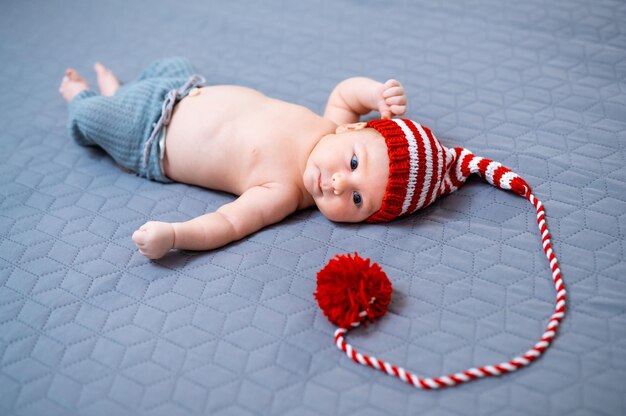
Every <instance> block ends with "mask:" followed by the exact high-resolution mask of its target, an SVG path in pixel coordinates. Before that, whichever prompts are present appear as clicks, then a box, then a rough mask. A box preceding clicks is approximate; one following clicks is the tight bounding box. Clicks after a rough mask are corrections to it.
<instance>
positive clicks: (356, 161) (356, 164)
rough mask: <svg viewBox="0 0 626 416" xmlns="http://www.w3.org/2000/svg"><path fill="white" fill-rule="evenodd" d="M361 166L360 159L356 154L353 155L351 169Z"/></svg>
mask: <svg viewBox="0 0 626 416" xmlns="http://www.w3.org/2000/svg"><path fill="white" fill-rule="evenodd" d="M358 167H359V159H358V158H357V157H356V155H352V159H351V160H350V169H352V170H355V169H356V168H358Z"/></svg>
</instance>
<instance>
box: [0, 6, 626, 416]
mask: <svg viewBox="0 0 626 416" xmlns="http://www.w3.org/2000/svg"><path fill="white" fill-rule="evenodd" d="M4 3H5V4H3V5H2V12H1V13H0V62H2V65H0V91H2V93H1V94H2V100H0V125H1V126H2V128H1V129H0V414H3V415H16V416H17V415H19V416H25V415H42V414H45V415H73V414H76V415H78V414H80V415H112V414H114V415H137V414H142V415H192V414H211V415H233V414H237V415H252V414H268V415H269V414H272V415H298V416H300V415H320V414H325V415H369V414H371V415H377V414H393V415H413V414H418V413H419V414H421V415H473V414H476V415H479V414H480V415H500V414H506V415H564V414H568V415H570V414H571V415H589V414H597V415H619V414H626V402H625V401H624V397H625V396H626V387H625V385H626V383H625V382H626V280H625V279H626V278H625V276H626V261H625V258H626V245H625V243H624V240H625V235H626V167H625V166H626V3H624V2H623V1H619V0H607V1H603V2H597V1H591V0H572V1H550V2H545V1H538V0H529V1H525V2H515V1H504V2H502V1H494V0H482V1H472V2H467V1H453V2H432V1H426V0H421V1H411V2H386V3H384V4H383V3H379V2H350V1H346V0H342V1H330V0H324V1H321V2H283V1H278V0H270V1H267V2H246V1H243V0H235V1H229V2H206V1H201V0H191V1H188V2H185V4H184V6H182V5H180V4H178V3H176V4H175V2H170V1H167V0H155V1H152V2H150V5H149V6H148V5H147V4H145V3H143V2H127V1H121V0H114V1H110V2H96V1H79V0H67V1H66V0H63V1H61V0H46V1H44V0H34V1H27V2H26V1H23V2H4ZM172 55H182V56H187V57H189V58H190V59H191V60H192V61H193V62H194V64H195V65H196V66H197V67H198V68H199V69H200V72H201V73H202V74H203V75H206V77H207V79H208V80H209V82H211V83H236V84H241V85H246V86H250V87H253V88H256V89H259V90H260V91H262V92H264V93H266V94H268V95H270V96H273V97H277V98H280V99H284V100H289V101H292V102H296V103H299V104H302V105H305V106H307V107H309V108H311V109H312V110H314V111H317V112H321V111H323V108H324V105H325V102H326V99H327V97H328V94H329V92H330V91H331V90H332V88H333V86H334V85H335V84H336V83H337V82H339V81H340V80H342V79H343V78H346V77H349V76H355V75H364V76H369V77H373V78H376V79H379V80H386V79H388V78H396V79H398V80H400V81H401V82H402V83H403V85H404V86H405V88H406V90H407V95H408V100H409V108H408V111H407V116H408V117H410V118H413V119H416V120H419V121H420V122H421V123H424V124H425V125H426V126H429V127H430V128H431V129H432V130H433V131H434V132H435V134H436V135H437V137H438V138H440V140H441V141H442V142H443V144H444V145H446V146H463V147H466V148H468V149H471V150H472V151H473V152H474V153H475V154H477V155H479V156H484V157H488V158H490V159H494V160H497V161H499V162H501V163H503V164H504V165H506V166H508V167H510V168H511V169H512V170H513V171H515V172H516V173H518V174H520V175H521V176H522V177H524V178H525V179H526V181H527V182H529V183H530V184H531V185H532V186H533V190H534V193H535V195H536V196H537V197H538V198H539V199H540V200H541V201H542V202H543V203H544V204H545V206H546V212H547V218H548V223H549V225H550V230H551V233H552V240H553V241H552V245H553V248H554V250H555V252H556V254H557V255H558V257H559V262H560V264H561V270H562V272H563V279H564V281H565V284H566V286H567V290H568V294H569V303H568V315H567V317H566V319H565V320H564V321H563V325H562V326H561V328H560V331H559V334H558V336H557V338H556V339H555V342H554V344H553V345H552V347H551V348H550V349H549V350H548V351H547V352H546V353H545V355H544V356H542V358H541V359H539V360H537V361H536V362H535V363H533V364H532V365H531V366H530V367H528V368H525V369H523V370H520V371H518V372H515V373H513V374H510V375H507V376H504V377H500V378H492V379H486V380H480V381H476V382H473V383H470V384H467V385H463V386H460V387H457V388H453V389H446V390H442V391H431V392H424V391H418V390H415V389H413V388H411V387H410V386H408V385H405V384H403V383H401V382H399V381H398V380H395V379H393V378H391V377H388V376H386V375H384V374H382V373H380V372H377V371H374V370H371V369H368V368H365V367H362V366H357V365H355V364H354V363H353V362H351V361H350V360H349V359H348V358H346V357H345V356H344V355H343V354H341V352H340V351H338V350H337V348H336V347H335V346H334V345H333V343H332V334H333V332H334V329H335V328H334V327H333V326H332V325H331V324H330V323H328V321H327V320H326V318H325V317H324V316H323V315H322V313H321V312H320V311H319V309H318V307H317V304H316V303H315V300H314V298H313V296H312V293H313V291H314V290H315V274H316V272H317V271H318V270H319V269H321V268H322V267H323V266H324V265H325V264H326V262H327V261H328V260H329V259H330V258H331V257H333V256H334V255H335V254H338V253H346V252H354V251H358V252H359V254H360V255H361V256H364V257H370V258H371V259H372V260H373V261H376V262H378V263H379V264H380V265H381V266H382V268H383V269H384V270H385V272H386V273H387V274H388V275H389V277H390V279H391V281H392V283H393V285H394V292H393V298H392V302H391V305H390V308H389V312H388V314H387V315H386V316H385V317H384V318H382V319H380V320H379V321H378V322H377V323H375V324H373V325H370V326H368V327H367V328H359V329H356V330H353V331H351V333H350V342H351V343H352V344H353V345H354V346H355V347H356V348H357V349H359V350H362V351H363V352H368V353H371V354H372V355H375V356H377V357H380V358H382V359H385V360H387V361H390V362H393V363H395V364H398V365H401V366H403V367H405V368H407V369H409V370H411V371H412V372H415V373H416V374H418V375H420V376H423V377H435V376H438V375H440V374H444V373H451V372H457V371H461V370H463V369H465V368H468V367H471V366H481V365H485V364H489V363H494V362H500V361H505V360H508V359H509V358H511V357H513V356H515V355H517V354H521V353H523V352H525V351H526V350H527V349H528V348H530V347H531V346H532V344H533V343H534V342H535V341H536V340H537V339H538V337H539V336H540V335H541V333H542V331H543V329H544V328H545V326H546V324H547V322H548V319H549V316H550V314H551V312H552V310H553V307H554V287H553V285H552V283H551V279H550V277H551V276H550V271H549V268H548V266H547V262H546V260H545V256H544V253H543V252H542V250H541V245H540V237H539V235H538V233H537V229H536V227H537V226H536V220H535V215H534V214H533V209H532V207H530V206H529V205H528V203H527V202H526V201H524V200H523V199H522V198H519V197H517V196H515V195H513V194H511V193H509V192H503V191H501V190H497V189H495V188H494V187H492V186H490V185H487V184H485V183H483V182H482V181H481V180H479V179H473V180H470V181H469V182H468V184H467V185H465V186H464V187H463V188H461V189H460V190H459V191H458V192H456V193H454V194H451V195H449V196H447V197H445V198H442V199H441V200H438V201H437V202H436V203H434V204H433V205H431V206H430V207H429V208H427V209H426V210H424V211H423V212H420V213H419V214H417V215H414V216H412V217H410V218H404V219H400V220H398V221H394V222H392V223H389V224H356V225H348V224H334V223H331V222H329V221H327V220H326V219H325V218H324V217H323V216H322V215H321V214H320V213H319V212H317V211H315V210H309V211H303V212H300V213H297V214H295V215H293V216H292V217H290V218H288V219H287V220H286V221H284V222H282V223H280V224H276V225H274V226H272V227H269V228H267V229H264V230H262V231H260V232H258V233H256V234H254V235H252V236H250V237H249V238H246V239H244V240H242V241H240V242H237V243H234V244H231V245H228V246H226V247H224V248H223V249H219V250H215V251H212V252H184V251H181V252H172V253H170V254H169V255H167V256H165V257H164V258H162V259H160V260H158V261H149V260H147V259H146V258H145V257H143V256H141V255H140V254H139V253H138V252H137V251H136V249H135V246H134V244H133V242H132V240H131V238H130V236H131V234H132V232H133V231H134V230H135V229H136V228H137V227H138V226H139V225H141V224H143V223H144V222H145V221H147V220H166V221H176V220H184V219H189V218H192V217H195V216H198V215H200V214H202V213H205V212H207V211H210V210H214V209H216V208H217V207H219V206H220V205H222V204H223V203H225V202H227V201H230V200H232V197H231V196H230V195H227V194H223V193H219V192H212V191H206V190H202V189H199V188H195V187H191V186H186V185H182V184H167V185H164V184H160V183H154V182H149V181H146V180H144V179H141V178H137V177H134V176H131V175H129V174H126V173H124V172H122V171H121V170H120V169H118V168H117V167H116V166H115V164H114V162H113V161H112V160H111V159H110V158H109V157H107V156H106V155H105V154H104V153H103V152H101V151H99V150H97V149H88V148H84V147H80V146H78V145H77V144H75V143H73V142H72V141H71V140H70V138H69V135H68V133H67V131H66V128H65V120H66V116H67V110H66V105H65V104H64V102H63V100H62V99H61V97H60V96H59V94H58V92H57V88H58V84H59V82H60V79H61V76H62V74H63V71H64V70H65V68H66V67H67V66H73V67H76V68H77V69H78V70H79V71H81V73H83V74H84V75H85V76H86V78H87V80H88V81H89V82H91V83H92V84H93V83H95V77H94V75H93V72H92V70H91V65H92V64H93V63H94V62H95V61H96V60H100V61H102V62H103V63H105V64H106V65H108V66H110V67H111V68H113V69H114V70H115V71H116V73H117V74H118V75H119V76H120V78H121V79H122V80H129V79H132V78H134V77H135V76H137V75H138V73H139V71H140V70H141V69H142V68H144V67H145V66H146V65H147V64H149V63H150V62H152V61H153V60H155V59H157V58H161V57H166V56H172Z"/></svg>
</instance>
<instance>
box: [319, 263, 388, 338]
mask: <svg viewBox="0 0 626 416" xmlns="http://www.w3.org/2000/svg"><path fill="white" fill-rule="evenodd" d="M314 296H315V299H317V303H318V304H319V305H320V308H322V311H323V312H324V315H326V317H327V318H328V320H329V321H330V322H332V323H333V324H335V325H337V326H338V327H340V328H346V329H350V328H351V327H352V324H353V323H357V322H358V323H360V322H362V321H364V320H365V318H366V317H367V318H369V319H370V320H371V321H373V320H374V319H376V318H378V317H380V316H383V315H384V314H385V312H387V307H388V306H389V302H391V282H390V281H389V279H388V278H387V275H386V274H385V272H383V270H382V269H381V268H380V266H379V265H378V264H376V263H374V264H372V265H371V266H370V260H369V259H363V258H362V257H359V255H358V254H357V253H354V257H352V256H350V255H349V254H348V255H337V256H336V257H335V258H333V259H331V260H330V261H329V262H328V264H327V265H326V266H325V267H324V268H323V269H322V270H320V271H319V272H317V291H316V292H315V294H314ZM361 312H365V314H364V315H363V316H361Z"/></svg>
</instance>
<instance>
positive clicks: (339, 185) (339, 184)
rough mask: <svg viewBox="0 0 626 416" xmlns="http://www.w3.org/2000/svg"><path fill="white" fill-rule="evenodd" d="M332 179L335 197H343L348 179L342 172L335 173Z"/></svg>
mask: <svg viewBox="0 0 626 416" xmlns="http://www.w3.org/2000/svg"><path fill="white" fill-rule="evenodd" d="M332 179H333V193H334V194H335V195H341V194H342V193H343V191H345V189H346V177H345V176H344V175H343V174H342V173H340V172H335V173H333V176H332Z"/></svg>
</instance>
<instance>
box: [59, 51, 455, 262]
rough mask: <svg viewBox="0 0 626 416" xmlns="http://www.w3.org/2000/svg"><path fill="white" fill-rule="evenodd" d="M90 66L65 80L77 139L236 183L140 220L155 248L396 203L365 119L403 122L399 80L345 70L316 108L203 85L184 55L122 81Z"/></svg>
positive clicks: (153, 165) (219, 241)
mask: <svg viewBox="0 0 626 416" xmlns="http://www.w3.org/2000/svg"><path fill="white" fill-rule="evenodd" d="M94 69H95V71H96V76H97V82H98V87H99V89H100V94H97V93H96V92H94V91H92V90H91V89H90V87H89V85H88V83H87V82H86V81H85V79H84V78H83V77H81V75H80V74H79V73H78V72H77V71H76V70H74V69H68V70H67V71H66V73H65V76H64V78H63V80H62V82H61V86H60V89H59V91H60V93H61V95H62V96H63V98H64V99H65V100H66V101H67V103H68V111H69V117H68V128H69V131H70V134H71V136H72V137H73V138H74V139H75V140H76V141H77V142H78V143H80V144H82V145H97V146H100V147H102V148H103V149H104V150H105V151H106V152H107V153H108V154H109V155H110V156H111V157H113V159H114V160H115V161H116V162H117V163H118V164H119V165H121V166H122V167H123V168H125V169H127V170H130V171H132V172H135V173H136V174H138V175H140V176H143V177H146V178H148V179H151V180H156V181H160V182H171V181H176V182H182V183H187V184H191V185H197V186H201V187H205V188H210V189H215V190H220V191H225V192H229V193H232V194H235V195H238V198H237V199H235V200H234V201H233V202H231V203H228V204H226V205H224V206H222V207H220V208H219V209H217V210H216V211H215V212H211V213H208V214H205V215H202V216H199V217H197V218H194V219H192V220H189V221H186V222H176V223H167V222H159V221H149V222H147V223H145V224H144V225H142V226H141V227H140V228H139V229H138V230H137V231H135V232H134V234H133V236H132V238H133V241H134V242H135V244H136V245H137V247H138V249H139V252H140V253H141V254H143V255H144V256H146V257H148V258H150V259H158V258H160V257H162V256H163V255H165V254H166V253H167V252H168V251H169V250H171V249H187V250H210V249H214V248H217V247H221V246H223V245H225V244H228V243H230V242H233V241H236V240H239V239H241V238H243V237H245V236H247V235H250V234H252V233H254V232H255V231H257V230H260V229H261V228H263V227H265V226H267V225H270V224H273V223H276V222H279V221H281V220H282V219H284V218H285V217H287V216H288V215H290V214H291V213H293V212H295V211H296V210H301V209H305V208H307V207H311V206H316V207H317V208H318V209H319V210H320V211H321V212H322V214H323V215H325V216H326V217H327V218H328V219H330V220H332V221H341V222H360V221H364V220H369V221H384V220H389V219H391V218H394V217H395V216H397V215H400V213H398V212H396V213H392V214H391V215H389V213H388V211H389V207H384V206H383V200H384V199H388V200H389V201H387V202H389V203H390V204H391V205H393V203H394V202H393V201H392V200H391V199H393V198H392V197H393V192H392V191H393V190H392V189H391V188H392V187H393V186H394V184H393V181H392V178H391V177H390V173H393V172H391V171H392V170H393V169H396V168H394V166H393V163H394V160H393V159H394V155H393V154H392V152H393V148H392V147H390V146H391V145H390V142H389V141H388V139H389V137H391V136H389V135H387V136H389V137H386V136H385V135H386V133H385V132H384V128H386V127H385V126H386V124H385V123H383V124H382V125H380V126H378V128H376V126H375V124H376V121H373V122H370V123H368V124H366V123H358V121H359V117H360V116H362V115H365V114H368V113H369V112H371V111H374V110H376V111H379V112H380V114H381V118H382V120H378V121H381V122H385V121H386V122H389V123H392V124H394V125H395V128H396V129H400V127H402V126H400V127H398V123H393V122H391V121H390V120H389V119H390V118H391V117H393V116H401V115H402V114H404V112H405V110H406V95H405V92H404V89H403V87H402V85H401V84H400V83H399V82H398V81H395V80H389V81H387V82H385V83H384V84H383V83H380V82H377V81H374V80H371V79H368V78H349V79H346V80H344V81H342V82H340V83H339V84H338V85H337V86H336V87H335V88H334V90H333V91H332V93H331V94H330V97H329V98H328V103H327V105H326V109H325V111H324V116H323V117H320V116H319V115H317V114H315V113H313V112H312V111H310V110H308V109H306V108H304V107H302V106H299V105H295V104H291V103H287V102H283V101H279V100H276V99H272V98H269V97H267V96H265V95H263V94H261V93H260V92H257V91H255V90H252V89H249V88H243V87H238V86H206V85H205V81H204V79H203V78H202V77H200V76H198V75H195V73H196V72H195V70H194V68H193V66H192V65H191V64H190V63H189V61H187V60H186V59H181V58H169V59H163V60H159V61H157V62H155V63H153V64H152V65H150V66H149V67H148V68H147V69H146V70H145V71H144V72H143V73H142V75H141V76H140V77H139V78H138V79H137V80H136V81H133V82H131V83H129V84H127V85H121V84H120V82H119V81H118V79H117V78H116V77H115V75H114V74H113V73H112V72H111V71H110V70H109V69H107V68H105V67H104V66H103V65H102V64H99V63H97V64H96V65H95V67H94ZM418 126H419V125H418ZM402 128H404V127H402ZM411 128H412V129H414V128H415V126H412V127H411ZM419 128H420V129H421V128H422V127H421V126H419ZM407 129H408V127H407ZM422 132H423V130H422ZM428 134H430V132H428ZM433 139H434V137H433ZM404 146H405V147H406V141H405V142H404ZM405 159H406V158H405ZM390 162H391V164H390ZM399 162H400V163H405V164H406V160H404V161H403V160H399ZM439 163H440V164H441V165H442V166H443V162H442V161H441V160H439ZM407 166H408V165H407ZM407 169H408V168H407ZM402 186H404V187H405V188H406V186H407V185H406V181H405V183H404V184H403V185H402ZM390 198H391V199H390ZM432 199H434V198H432ZM422 202H423V203H422V204H421V205H425V204H426V203H427V202H430V201H422ZM391 205H390V206H391ZM407 208H408V207H407ZM413 208H415V207H413Z"/></svg>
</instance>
